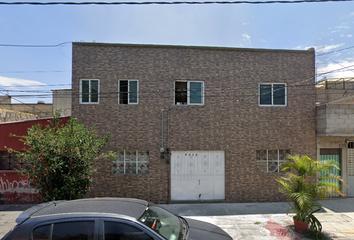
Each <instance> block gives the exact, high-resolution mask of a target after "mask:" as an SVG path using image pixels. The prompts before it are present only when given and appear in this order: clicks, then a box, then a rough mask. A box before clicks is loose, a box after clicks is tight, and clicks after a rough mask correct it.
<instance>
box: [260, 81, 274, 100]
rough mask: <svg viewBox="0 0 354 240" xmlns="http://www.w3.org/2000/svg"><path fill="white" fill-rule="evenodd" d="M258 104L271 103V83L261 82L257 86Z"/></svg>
mask: <svg viewBox="0 0 354 240" xmlns="http://www.w3.org/2000/svg"><path fill="white" fill-rule="evenodd" d="M259 104H260V105H271V104H272V85H271V84H261V85H260V88H259Z"/></svg>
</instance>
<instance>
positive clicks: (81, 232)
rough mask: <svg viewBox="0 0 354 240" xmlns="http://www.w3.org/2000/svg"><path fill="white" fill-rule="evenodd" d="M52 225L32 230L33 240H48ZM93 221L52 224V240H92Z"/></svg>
mask: <svg viewBox="0 0 354 240" xmlns="http://www.w3.org/2000/svg"><path fill="white" fill-rule="evenodd" d="M51 226H52V224H48V225H43V226H40V227H37V228H35V229H34V230H33V240H49V239H50V229H51ZM94 231H95V221H75V222H74V221H72V222H60V223H54V225H53V233H52V238H51V239H52V240H93V238H94Z"/></svg>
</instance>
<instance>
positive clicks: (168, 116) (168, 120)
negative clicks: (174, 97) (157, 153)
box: [166, 109, 170, 152]
mask: <svg viewBox="0 0 354 240" xmlns="http://www.w3.org/2000/svg"><path fill="white" fill-rule="evenodd" d="M166 148H167V149H168V150H167V152H169V151H170V109H168V112H167V146H166Z"/></svg>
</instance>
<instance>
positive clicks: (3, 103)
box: [0, 96, 53, 122]
mask: <svg viewBox="0 0 354 240" xmlns="http://www.w3.org/2000/svg"><path fill="white" fill-rule="evenodd" d="M0 110H2V115H3V119H2V121H3V122H4V121H5V122H13V121H23V120H29V119H40V118H48V117H51V116H52V114H53V105H52V104H46V103H42V102H38V103H37V104H28V103H26V104H13V103H11V96H0Z"/></svg>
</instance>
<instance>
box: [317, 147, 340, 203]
mask: <svg viewBox="0 0 354 240" xmlns="http://www.w3.org/2000/svg"><path fill="white" fill-rule="evenodd" d="M340 152H341V149H336V148H334V149H332V148H331V149H320V162H321V161H325V160H334V161H335V162H336V163H337V164H338V166H339V168H341V157H340ZM329 173H330V174H333V175H335V176H341V172H340V170H338V169H336V168H334V167H331V171H330V172H329ZM324 174H325V172H321V173H320V175H321V176H322V175H324ZM322 181H326V182H330V183H336V184H341V182H340V181H339V180H336V179H327V180H322ZM338 196H339V194H337V193H334V194H330V195H328V197H338Z"/></svg>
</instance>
